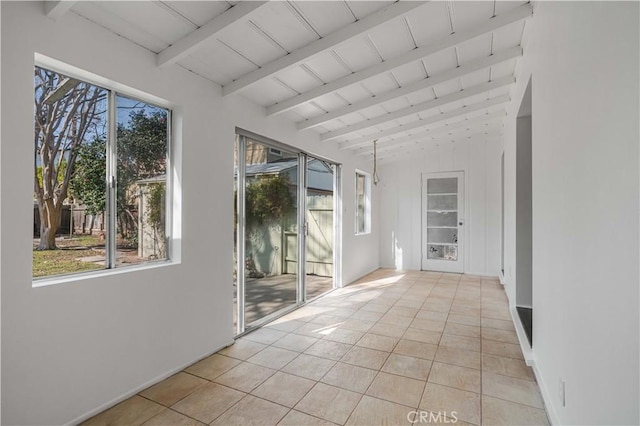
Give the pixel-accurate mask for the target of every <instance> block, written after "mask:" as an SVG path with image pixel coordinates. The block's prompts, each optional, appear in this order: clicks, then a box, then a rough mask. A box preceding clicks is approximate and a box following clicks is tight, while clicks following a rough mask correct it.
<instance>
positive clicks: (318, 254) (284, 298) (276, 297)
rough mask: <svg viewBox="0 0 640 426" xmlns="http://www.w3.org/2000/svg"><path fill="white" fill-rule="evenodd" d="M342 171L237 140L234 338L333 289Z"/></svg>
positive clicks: (257, 141)
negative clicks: (338, 185)
mask: <svg viewBox="0 0 640 426" xmlns="http://www.w3.org/2000/svg"><path fill="white" fill-rule="evenodd" d="M337 170H339V167H338V166H337V165H335V164H333V163H329V162H326V161H323V160H320V159H317V158H313V157H310V156H308V155H307V154H305V153H303V152H299V151H296V150H294V149H289V148H288V147H286V146H283V145H281V144H278V143H275V142H273V141H268V140H263V139H262V138H259V137H250V136H247V135H243V134H239V135H238V136H237V137H236V149H235V181H234V193H235V203H236V208H235V220H234V222H235V223H234V226H235V234H234V249H235V250H234V255H235V259H234V289H235V291H234V293H235V297H234V301H235V306H234V308H235V309H234V327H235V330H236V332H237V334H241V333H243V332H245V331H246V330H249V329H252V328H255V327H257V326H259V325H261V324H263V323H264V322H267V321H269V320H271V319H272V318H274V317H276V316H278V315H280V314H282V313H284V312H286V311H288V310H290V309H294V308H295V307H296V306H299V305H300V304H302V303H305V302H306V301H307V299H308V298H313V297H316V296H318V295H320V294H322V293H324V292H326V291H329V290H331V289H333V288H334V286H335V282H334V281H335V280H334V276H335V270H336V268H335V265H334V263H335V262H334V257H335V250H334V240H335V234H336V226H335V225H336V220H335V215H336V209H335V204H336V199H335V197H334V192H335V189H336V187H337V176H336V175H337V173H336V171H337Z"/></svg>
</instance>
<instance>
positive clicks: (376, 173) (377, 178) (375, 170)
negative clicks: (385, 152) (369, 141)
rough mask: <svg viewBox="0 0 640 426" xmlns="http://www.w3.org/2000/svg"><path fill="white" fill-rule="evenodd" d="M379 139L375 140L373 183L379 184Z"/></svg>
mask: <svg viewBox="0 0 640 426" xmlns="http://www.w3.org/2000/svg"><path fill="white" fill-rule="evenodd" d="M378 182H380V178H379V177H378V139H376V140H374V141H373V184H374V185H378Z"/></svg>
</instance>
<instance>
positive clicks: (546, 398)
mask: <svg viewBox="0 0 640 426" xmlns="http://www.w3.org/2000/svg"><path fill="white" fill-rule="evenodd" d="M531 368H532V369H533V374H534V375H535V376H536V382H538V388H540V394H541V395H542V401H543V402H544V408H545V412H546V413H547V418H548V419H549V424H551V425H552V426H554V425H559V424H560V420H559V419H558V414H557V413H556V411H555V410H554V408H553V404H551V401H552V400H553V397H552V395H551V393H550V392H549V388H548V387H547V384H546V383H545V382H544V380H543V379H542V373H540V370H539V369H538V366H537V365H536V364H535V363H534V364H533V365H532V367H531Z"/></svg>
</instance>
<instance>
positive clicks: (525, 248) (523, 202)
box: [516, 80, 533, 347]
mask: <svg viewBox="0 0 640 426" xmlns="http://www.w3.org/2000/svg"><path fill="white" fill-rule="evenodd" d="M531 115H532V114H531V80H529V84H528V85H527V89H526V91H525V95H524V97H523V99H522V103H521V104H520V110H519V111H518V116H517V121H516V310H517V312H518V316H519V317H520V322H521V323H522V326H523V328H524V331H525V333H526V335H527V339H528V340H529V345H531V346H532V347H533V239H532V238H533V237H532V158H531V157H532V145H531V141H532V133H531V132H532V128H531V124H532V121H531Z"/></svg>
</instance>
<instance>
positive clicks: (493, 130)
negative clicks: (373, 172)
mask: <svg viewBox="0 0 640 426" xmlns="http://www.w3.org/2000/svg"><path fill="white" fill-rule="evenodd" d="M476 130H477V129H476ZM501 134H502V125H501V124H500V125H499V124H492V125H491V126H488V127H486V128H485V129H482V131H475V132H467V133H460V134H456V135H448V134H447V133H441V134H439V135H435V136H436V139H431V138H429V139H417V140H414V141H409V142H405V143H404V144H399V145H391V146H387V147H385V148H384V149H382V148H380V147H378V158H380V157H381V156H383V155H384V156H386V155H387V154H389V153H393V152H395V151H397V150H399V149H409V148H411V147H414V148H415V147H419V146H420V145H425V144H429V143H440V142H443V141H444V142H448V141H452V140H454V141H460V140H463V139H475V138H481V137H490V136H496V135H501ZM366 154H368V155H372V154H373V150H371V151H370V152H367V153H366ZM357 155H358V156H360V155H365V154H363V153H358V154H357Z"/></svg>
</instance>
